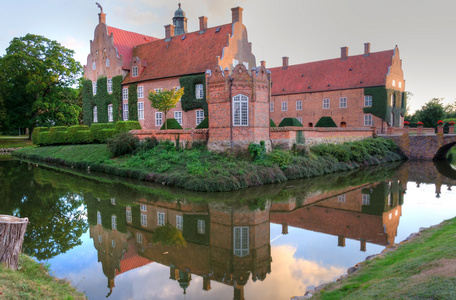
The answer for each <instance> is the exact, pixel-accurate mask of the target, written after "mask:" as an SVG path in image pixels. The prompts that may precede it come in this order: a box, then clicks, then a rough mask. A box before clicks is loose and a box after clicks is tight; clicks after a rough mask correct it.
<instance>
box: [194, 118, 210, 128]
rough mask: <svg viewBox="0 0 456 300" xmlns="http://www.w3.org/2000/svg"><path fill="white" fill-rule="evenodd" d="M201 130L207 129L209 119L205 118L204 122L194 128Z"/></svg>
mask: <svg viewBox="0 0 456 300" xmlns="http://www.w3.org/2000/svg"><path fill="white" fill-rule="evenodd" d="M203 128H209V118H208V117H206V118H204V120H203V121H202V122H201V123H199V125H198V126H196V129H203Z"/></svg>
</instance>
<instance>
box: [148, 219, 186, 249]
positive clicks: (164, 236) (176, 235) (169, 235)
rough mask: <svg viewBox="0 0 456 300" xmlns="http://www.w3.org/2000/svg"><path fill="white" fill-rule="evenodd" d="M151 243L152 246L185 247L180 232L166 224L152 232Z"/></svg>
mask: <svg viewBox="0 0 456 300" xmlns="http://www.w3.org/2000/svg"><path fill="white" fill-rule="evenodd" d="M152 241H153V242H154V244H156V243H159V244H161V245H164V246H184V247H185V246H186V245H187V242H186V241H185V239H184V237H183V236H182V232H181V231H180V230H179V229H177V228H175V227H173V226H171V224H169V223H168V224H166V225H165V226H160V227H158V228H157V229H155V231H154V235H153V236H152Z"/></svg>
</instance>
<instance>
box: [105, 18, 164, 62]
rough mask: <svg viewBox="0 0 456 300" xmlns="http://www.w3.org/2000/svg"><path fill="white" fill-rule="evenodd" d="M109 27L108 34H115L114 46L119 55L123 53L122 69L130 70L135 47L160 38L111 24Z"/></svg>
mask: <svg viewBox="0 0 456 300" xmlns="http://www.w3.org/2000/svg"><path fill="white" fill-rule="evenodd" d="M107 27H108V34H109V35H113V36H114V47H116V49H117V53H118V55H119V56H120V55H123V65H122V69H127V70H130V61H131V58H132V54H133V47H135V46H137V45H141V44H146V43H149V42H152V41H156V40H158V38H155V37H152V36H148V35H144V34H139V33H136V32H131V31H127V30H122V29H119V28H115V27H111V26H107Z"/></svg>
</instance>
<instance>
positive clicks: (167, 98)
mask: <svg viewBox="0 0 456 300" xmlns="http://www.w3.org/2000/svg"><path fill="white" fill-rule="evenodd" d="M182 95H184V88H183V87H182V88H180V89H178V90H176V89H172V90H163V91H159V92H156V91H150V93H149V100H150V102H151V106H152V107H153V108H155V109H157V110H158V111H162V112H163V113H164V114H165V129H168V128H167V122H166V115H167V113H168V112H169V111H170V110H171V109H172V108H174V107H176V105H177V103H178V102H179V100H180V98H182Z"/></svg>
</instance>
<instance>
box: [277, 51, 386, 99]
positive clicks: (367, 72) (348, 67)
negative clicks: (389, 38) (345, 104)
mask: <svg viewBox="0 0 456 300" xmlns="http://www.w3.org/2000/svg"><path fill="white" fill-rule="evenodd" d="M393 54H394V50H388V51H382V52H375V53H371V54H370V55H369V56H364V55H356V56H349V57H348V58H347V59H346V60H340V58H336V59H329V60H322V61H316V62H311V63H305V64H299V65H291V66H288V68H286V69H282V67H277V68H271V69H269V70H270V71H271V73H272V74H271V76H272V95H273V96H277V95H287V94H296V93H312V92H320V91H331V90H340V89H351V88H364V87H370V86H382V85H385V83H386V75H387V74H388V68H389V67H390V66H391V63H392V58H393Z"/></svg>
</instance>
